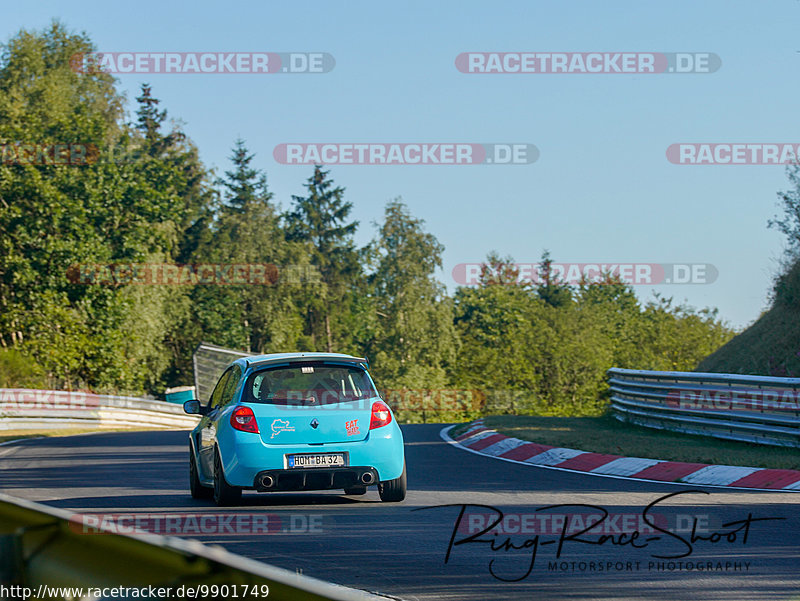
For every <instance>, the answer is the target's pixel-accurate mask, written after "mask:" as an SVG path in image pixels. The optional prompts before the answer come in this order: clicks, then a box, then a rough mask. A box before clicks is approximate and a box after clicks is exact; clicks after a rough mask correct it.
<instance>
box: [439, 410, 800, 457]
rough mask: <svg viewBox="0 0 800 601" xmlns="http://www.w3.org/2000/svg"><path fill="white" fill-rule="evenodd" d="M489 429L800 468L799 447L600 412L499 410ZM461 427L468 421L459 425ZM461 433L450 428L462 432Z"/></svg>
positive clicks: (615, 449)
mask: <svg viewBox="0 0 800 601" xmlns="http://www.w3.org/2000/svg"><path fill="white" fill-rule="evenodd" d="M484 425H485V426H486V427H487V428H492V429H494V430H497V431H498V432H500V433H501V434H505V435H506V436H513V437H515V438H519V439H521V440H529V441H531V442H537V443H539V444H545V445H550V446H554V447H566V448H569V449H578V450H581V451H591V452H595V453H608V454H613V455H622V456H624V457H644V458H648V459H663V460H666V461H685V462H688V463H710V464H715V465H740V466H746V467H764V468H775V469H794V470H800V450H798V449H791V448H785V447H772V446H768V445H758V444H751V443H747V442H737V441H733V440H719V439H712V438H706V437H704V436H692V435H690V434H677V433H673V432H665V431H661V430H654V429H651V428H643V427H641V426H635V425H631V424H625V423H622V422H620V421H618V420H616V419H614V418H613V417H611V416H610V415H604V416H601V417H539V416H528V415H496V416H490V417H487V418H485V419H484ZM456 427H457V428H458V427H460V429H461V430H463V429H465V426H463V425H461V424H459V426H456ZM457 435H458V432H454V433H451V436H457Z"/></svg>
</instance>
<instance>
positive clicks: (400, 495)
mask: <svg viewBox="0 0 800 601" xmlns="http://www.w3.org/2000/svg"><path fill="white" fill-rule="evenodd" d="M378 494H379V495H380V496H381V501H384V502H386V503H399V502H400V501H402V500H403V499H405V498H406V466H405V463H404V464H403V473H402V474H400V477H399V478H395V479H394V480H385V481H383V482H379V483H378Z"/></svg>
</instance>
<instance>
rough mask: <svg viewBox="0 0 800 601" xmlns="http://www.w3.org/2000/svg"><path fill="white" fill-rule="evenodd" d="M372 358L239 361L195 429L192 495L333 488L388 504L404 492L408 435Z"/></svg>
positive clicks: (196, 405)
mask: <svg viewBox="0 0 800 601" xmlns="http://www.w3.org/2000/svg"><path fill="white" fill-rule="evenodd" d="M368 369H369V366H368V364H367V360H366V359H363V358H359V357H352V356H350V355H341V354H337V353H283V354H273V355H259V356H254V357H246V358H242V359H238V360H236V361H234V362H233V363H231V364H230V365H229V366H228V367H227V369H226V370H225V372H224V373H223V374H222V376H221V377H220V379H219V382H217V385H216V387H215V388H214V391H213V392H212V393H211V399H210V400H209V401H208V404H207V405H203V404H201V402H200V401H198V400H192V401H187V402H186V403H184V405H183V408H184V411H186V413H188V414H192V415H201V416H202V419H201V420H200V423H199V424H198V425H197V427H195V429H194V430H192V432H191V433H190V435H189V482H190V489H191V493H192V496H193V497H194V498H196V499H197V498H207V497H211V496H213V498H214V501H215V502H216V503H217V505H221V506H222V505H235V504H236V503H238V502H239V501H240V499H241V495H242V490H245V489H250V490H257V491H260V492H272V491H299V490H335V489H342V490H344V492H345V494H348V495H361V494H364V493H366V492H367V487H368V486H371V485H376V486H377V487H378V493H379V495H380V498H381V500H382V501H393V502H397V501H402V500H403V499H404V498H405V496H406V467H405V458H404V451H403V434H402V432H401V431H400V427H399V426H398V425H397V421H396V420H395V419H394V415H393V414H392V410H391V409H390V408H389V406H388V405H387V404H386V403H385V402H384V401H383V400H382V399H381V398H380V396H379V394H378V391H377V390H376V388H375V384H374V383H373V381H372V378H371V377H370V375H369V371H368Z"/></svg>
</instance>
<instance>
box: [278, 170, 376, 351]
mask: <svg viewBox="0 0 800 601" xmlns="http://www.w3.org/2000/svg"><path fill="white" fill-rule="evenodd" d="M329 173H330V172H329V171H323V169H322V167H321V166H319V165H317V166H315V167H314V174H313V175H312V176H311V177H310V178H309V179H308V181H307V182H306V189H307V194H306V196H292V201H293V203H294V204H293V207H292V209H291V210H290V211H289V212H287V213H286V214H285V215H284V219H285V223H286V236H287V239H288V240H289V241H292V242H301V243H305V244H307V245H308V246H309V249H310V252H311V263H312V264H313V265H314V266H316V267H317V269H318V270H319V272H320V274H321V279H322V283H323V284H324V286H321V287H319V288H318V291H317V292H318V294H317V295H315V296H314V297H312V298H309V299H307V301H308V302H307V304H306V307H305V311H306V315H307V332H308V334H309V337H310V340H311V344H312V346H313V347H314V348H319V347H322V348H324V349H325V350H327V351H329V352H330V351H333V350H334V348H337V349H345V348H348V347H349V346H350V345H351V343H352V332H350V331H348V330H347V329H346V328H345V327H343V326H344V325H345V324H346V323H347V315H346V311H343V310H342V308H345V309H346V308H352V307H353V305H354V298H353V294H354V291H355V290H356V289H357V288H359V286H360V283H361V282H360V281H361V280H362V277H363V271H362V269H361V261H360V253H359V252H358V250H357V249H356V246H355V242H354V241H353V234H354V233H355V231H356V228H357V227H358V222H357V221H350V212H351V210H352V208H353V205H352V203H350V202H347V201H345V200H344V198H343V196H344V188H342V187H339V186H335V185H334V182H333V180H332V179H330V178H329V177H328V175H329Z"/></svg>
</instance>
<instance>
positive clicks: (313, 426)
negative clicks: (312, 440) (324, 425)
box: [311, 417, 319, 430]
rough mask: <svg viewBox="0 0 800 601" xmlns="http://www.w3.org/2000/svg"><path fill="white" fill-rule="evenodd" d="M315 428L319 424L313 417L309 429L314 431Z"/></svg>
mask: <svg viewBox="0 0 800 601" xmlns="http://www.w3.org/2000/svg"><path fill="white" fill-rule="evenodd" d="M317 426H319V422H318V421H317V418H316V417H315V418H314V419H312V420H311V427H312V428H314V429H315V430H316V429H317Z"/></svg>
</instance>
